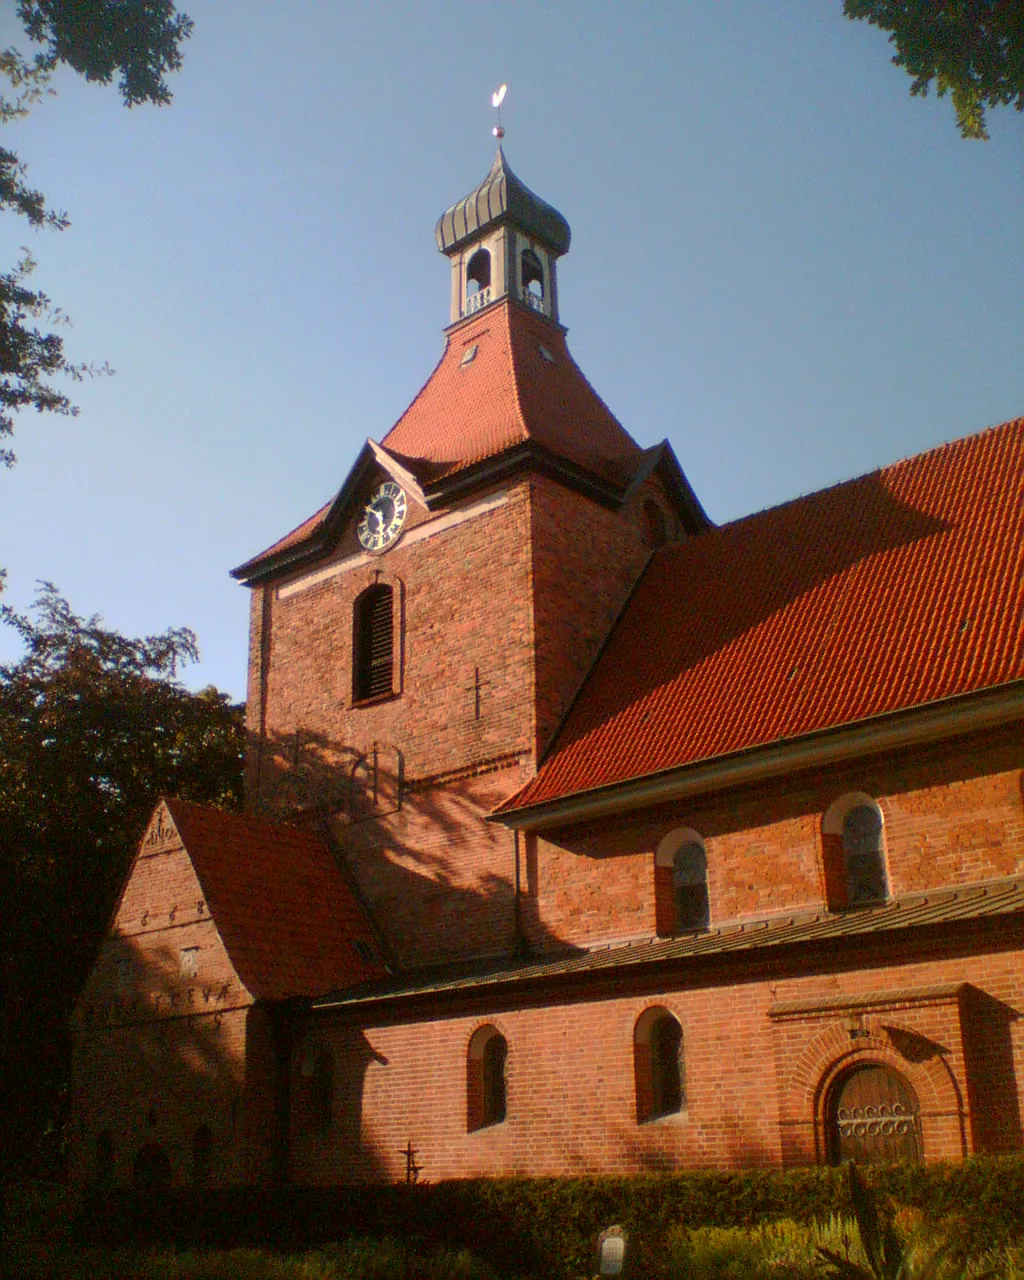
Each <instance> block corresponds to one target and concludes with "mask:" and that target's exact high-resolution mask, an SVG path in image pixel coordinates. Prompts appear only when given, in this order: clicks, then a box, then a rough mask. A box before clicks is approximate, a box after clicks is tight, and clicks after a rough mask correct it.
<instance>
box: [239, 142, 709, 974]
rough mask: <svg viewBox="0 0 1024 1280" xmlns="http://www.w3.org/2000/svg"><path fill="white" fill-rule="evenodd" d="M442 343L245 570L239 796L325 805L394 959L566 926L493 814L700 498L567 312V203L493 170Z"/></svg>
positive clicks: (311, 810) (528, 773)
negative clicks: (307, 507) (570, 336)
mask: <svg viewBox="0 0 1024 1280" xmlns="http://www.w3.org/2000/svg"><path fill="white" fill-rule="evenodd" d="M436 239H437V244H438V248H439V249H440V251H441V252H442V253H443V254H444V255H445V256H446V257H447V258H448V259H449V261H450V263H451V294H450V308H449V324H448V326H447V328H446V330H445V345H444V350H443V352H442V355H441V358H440V360H439V362H438V365H437V367H436V368H435V370H434V372H433V373H432V374H431V376H430V377H429V379H428V380H427V382H426V384H425V385H424V386H423V388H422V389H421V391H420V392H419V394H418V395H417V396H416V398H415V399H414V400H413V402H412V403H411V404H410V406H409V408H408V409H407V410H406V411H405V413H404V414H403V415H402V416H401V418H400V419H399V420H398V422H396V423H395V425H394V426H393V427H392V428H391V429H390V430H389V431H387V432H386V433H385V434H384V435H383V436H382V437H381V439H380V441H379V443H378V442H377V441H374V440H368V441H367V442H366V445H365V446H364V447H363V449H362V450H361V452H360V454H359V456H358V458H357V459H356V461H355V464H354V466H353V467H352V470H351V471H350V472H349V474H348V476H347V478H346V479H345V481H344V483H343V484H342V485H341V488H340V489H339V491H338V493H337V494H336V496H335V497H334V498H333V499H332V500H331V501H330V502H328V503H327V504H326V505H325V506H324V507H323V508H322V509H321V510H320V511H319V512H317V513H315V514H314V515H313V516H311V517H310V518H309V519H308V520H306V521H304V522H303V523H302V524H301V525H299V526H298V527H297V528H296V529H295V530H293V531H292V532H291V533H290V534H288V535H287V536H286V537H284V538H282V539H281V540H280V541H278V542H277V543H275V544H274V545H273V546H271V547H270V548H268V549H267V550H266V551H264V552H262V553H261V554H260V555H258V556H256V557H254V558H253V559H252V560H249V561H248V562H247V563H246V564H244V565H242V566H241V567H240V568H238V569H236V570H235V571H234V574H235V576H236V577H237V578H239V579H241V580H242V581H243V582H245V583H246V584H247V585H248V586H250V587H251V588H252V590H253V599H252V626H251V633H250V636H251V646H250V684H249V699H248V714H249V730H250V744H251V745H250V752H249V760H248V781H249V791H248V796H249V806H250V809H251V810H252V811H254V812H257V813H264V814H267V815H270V816H277V817H290V818H296V817H303V816H305V817H307V818H308V817H315V818H316V820H317V821H318V822H320V823H322V824H325V825H327V826H328V827H329V829H330V831H331V833H332V836H333V839H334V840H335V842H336V846H337V849H338V851H339V856H340V857H341V858H342V859H343V860H344V862H345V865H346V868H347V872H348V874H349V875H350V877H351V879H352V881H353V883H354V885H355V887H356V889H357V891H358V892H359V894H360V896H361V898H362V900H363V902H364V903H365V904H366V906H367V907H368V909H369V911H370V912H371V914H372V916H373V918H374V920H375V921H376V924H377V926H378V929H379V931H380V935H381V943H382V946H383V947H384V948H385V950H386V951H387V953H388V955H389V957H390V960H391V963H392V965H393V966H394V967H415V966H418V965H425V964H436V963H441V962H446V961H453V960H463V959H468V958H472V957H480V956H486V955H496V954H507V953H508V952H510V951H512V950H520V949H522V948H523V946H525V945H530V946H533V947H536V948H544V947H547V946H550V947H557V946H562V945H564V941H565V940H564V938H562V936H561V935H560V931H559V927H557V926H555V927H549V925H548V924H546V923H545V922H543V921H540V920H537V919H533V918H532V917H531V916H530V913H529V911H528V910H527V909H525V907H524V902H523V901H522V900H521V895H523V894H528V891H529V886H528V885H527V884H526V883H525V880H526V879H527V869H526V867H525V865H520V861H519V859H520V850H519V846H518V844H517V843H516V842H515V841H514V839H513V837H512V835H511V833H510V832H508V831H506V830H502V829H501V828H497V827H495V826H494V825H493V824H490V823H488V822H487V820H486V819H487V815H488V813H489V812H490V811H491V810H493V809H494V808H495V806H497V805H498V804H500V803H501V802H502V800H504V799H505V798H507V797H508V796H509V795H511V794H512V792H513V791H514V790H516V789H517V788H518V787H520V786H521V785H522V784H523V783H524V782H525V781H527V780H528V779H529V778H530V777H532V776H533V773H534V772H535V770H536V768H537V764H538V762H539V759H540V757H541V754H542V752H543V750H544V747H545V744H546V743H547V742H548V741H549V739H550V737H551V734H552V732H553V731H554V729H555V727H556V725H557V723H558V721H559V719H560V718H561V716H562V715H563V714H564V712H565V710H566V708H567V706H568V704H569V702H570V700H571V698H572V696H573V694H574V693H575V691H576V689H577V688H578V686H579V684H580V682H581V680H582V679H583V677H584V675H585V674H586V672H587V670H588V668H589V666H590V664H591V662H592V661H593V659H594V657H595V656H596V653H597V651H598V648H599V647H600V644H601V642H602V641H603V639H604V638H605V636H606V635H607V632H608V629H609V628H610V627H611V625H612V624H613V622H614V620H615V618H616V617H617V615H618V613H619V611H620V609H621V607H622V605H623V603H624V601H625V599H626V598H627V596H628V594H629V591H630V589H631V587H632V586H633V584H634V582H635V581H636V578H637V576H638V574H639V573H640V571H641V570H642V568H643V566H644V564H645V563H646V560H647V558H648V556H649V555H650V553H651V551H652V550H653V549H654V548H655V547H656V546H658V545H660V544H661V543H662V542H664V541H667V540H670V539H677V538H682V537H687V536H690V535H692V534H694V533H697V532H699V531H700V530H701V529H703V528H704V527H706V525H707V518H706V516H705V515H704V512H703V511H702V509H701V507H700V504H699V503H698V502H697V500H696V498H695V497H694V495H693V492H692V490H691V489H690V486H689V484H688V483H687V481H686V479H685V477H684V476H683V473H682V471H681V470H680V468H679V466H678V464H677V463H676V461H675V458H674V456H673V454H672V451H671V449H670V447H669V446H668V444H667V442H663V443H662V444H660V445H656V446H654V447H653V448H649V449H643V448H641V446H640V445H638V444H637V443H636V441H634V440H633V439H632V437H631V436H630V435H629V434H628V433H627V432H626V431H625V430H624V428H623V427H622V426H621V425H620V424H619V422H618V421H617V420H616V418H615V417H614V416H613V415H612V413H611V412H610V410H609V409H608V408H607V406H606V405H605V404H604V403H603V401H602V400H601V399H600V398H599V397H598V395H597V394H596V393H595V392H594V390H593V389H592V387H591V386H590V384H589V382H588V381H587V380H586V378H585V377H584V376H583V374H582V373H581V371H580V370H579V368H578V367H577V365H576V363H575V361H574V360H573V358H572V356H571V354H570V353H569V350H568V347H567V345H566V341H565V332H566V331H565V329H564V327H563V326H562V324H561V323H560V319H559V298H558V288H557V276H556V264H557V260H558V258H559V257H560V256H562V255H563V254H564V253H566V252H567V250H568V248H569V242H570V231H569V225H568V223H567V222H566V220H565V219H564V218H563V217H562V215H561V214H560V213H558V212H557V211H556V210H555V209H553V208H552V207H551V206H550V205H549V204H547V203H545V202H544V201H543V200H541V199H540V198H539V197H537V196H536V195H534V194H533V193H532V192H531V191H530V190H529V189H528V188H527V187H526V186H525V185H524V184H523V183H522V182H521V181H520V180H519V179H518V178H517V177H516V176H515V174H514V173H513V172H512V171H511V169H510V168H509V166H508V162H507V160H506V158H505V155H504V152H503V150H502V149H501V147H500V146H499V149H498V152H497V155H496V156H495V159H494V163H493V165H492V166H491V169H490V172H489V173H488V174H487V176H486V177H485V178H484V180H483V182H482V183H481V184H480V185H479V186H478V187H476V188H475V189H474V190H473V191H472V192H470V194H469V195H467V196H466V197H465V198H464V199H462V200H460V201H459V202H458V203H457V204H455V205H453V206H452V207H451V208H450V209H448V210H447V211H446V212H445V213H444V214H443V215H442V216H441V218H440V219H439V221H438V223H437V227H436Z"/></svg>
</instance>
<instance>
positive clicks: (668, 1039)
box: [633, 1006, 686, 1124]
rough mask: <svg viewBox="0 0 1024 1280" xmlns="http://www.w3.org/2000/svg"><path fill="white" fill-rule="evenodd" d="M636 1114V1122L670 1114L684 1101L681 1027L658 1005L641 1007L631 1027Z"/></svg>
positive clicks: (682, 1105)
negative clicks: (640, 1011) (641, 1009)
mask: <svg viewBox="0 0 1024 1280" xmlns="http://www.w3.org/2000/svg"><path fill="white" fill-rule="evenodd" d="M633 1065H634V1070H635V1074H636V1116H637V1120H638V1122H639V1123H641V1124H643V1123H644V1122H645V1121H648V1120H657V1119H658V1118H659V1117H661V1116H668V1115H674V1114H675V1113H676V1112H678V1111H681V1110H682V1109H683V1107H684V1106H685V1105H686V1086H685V1080H686V1076H685V1071H684V1068H683V1029H682V1027H681V1026H680V1025H679V1022H678V1020H677V1019H676V1018H675V1017H674V1016H673V1015H672V1014H671V1013H670V1012H669V1011H668V1010H667V1009H663V1008H661V1007H660V1006H655V1007H654V1008H651V1009H645V1010H644V1012H643V1013H642V1014H641V1015H640V1017H639V1018H638V1019H637V1022H636V1027H635V1028H634V1031H633Z"/></svg>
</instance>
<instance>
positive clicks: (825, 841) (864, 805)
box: [821, 792, 889, 909]
mask: <svg viewBox="0 0 1024 1280" xmlns="http://www.w3.org/2000/svg"><path fill="white" fill-rule="evenodd" d="M821 828H822V848H823V852H824V857H825V883H826V886H827V890H828V896H829V906H830V907H832V908H834V909H837V908H843V907H865V906H870V905H871V904H872V903H878V902H885V900H886V899H887V898H888V896H889V884H888V878H887V876H886V871H885V836H884V822H883V819H882V810H881V809H880V808H879V806H878V804H877V802H876V801H875V800H873V799H872V798H871V797H870V796H868V795H864V794H863V793H861V792H852V793H851V794H849V795H845V796H841V797H840V798H839V799H838V800H837V801H836V802H835V803H834V804H833V805H831V806H830V807H829V809H828V811H827V812H826V814H825V816H824V818H823V819H822V824H821Z"/></svg>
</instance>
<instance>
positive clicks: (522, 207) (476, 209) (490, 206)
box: [434, 145, 572, 257]
mask: <svg viewBox="0 0 1024 1280" xmlns="http://www.w3.org/2000/svg"><path fill="white" fill-rule="evenodd" d="M503 222H510V223H512V224H513V225H514V226H516V227H518V228H519V230H520V231H523V232H525V233H526V235H528V236H530V237H531V238H532V239H535V240H540V241H541V242H542V243H543V244H545V245H547V246H548V248H549V249H551V250H552V252H553V253H554V255H555V257H560V256H561V255H562V254H563V253H568V251H569V240H570V237H571V234H572V233H571V232H570V230H569V224H568V222H566V220H565V219H564V218H563V217H562V215H561V214H560V213H559V212H558V210H557V209H554V208H552V206H551V205H549V204H548V203H547V202H546V201H544V200H542V199H541V198H540V196H536V195H534V194H533V192H532V191H531V190H530V188H529V187H528V186H526V184H525V183H523V182H521V181H520V180H519V179H518V178H517V177H516V175H515V174H514V173H513V172H512V170H511V169H510V168H509V167H508V162H507V161H506V159H505V153H504V151H502V149H501V146H500V145H499V147H498V153H497V155H496V156H495V157H494V163H493V164H492V165H491V171H490V173H489V174H488V175H487V177H486V178H484V180H483V182H481V183H480V185H479V186H478V187H477V188H476V189H475V190H474V191H471V192H470V193H469V195H468V196H465V197H464V198H463V199H462V200H460V201H459V202H458V204H453V205H452V207H451V208H450V209H446V210H445V212H444V213H442V214H441V216H440V218H438V220H437V226H436V227H435V229H434V236H435V238H436V239H437V247H438V248H439V249H440V250H441V252H442V253H446V254H450V253H452V252H453V251H454V250H456V249H458V248H459V247H460V246H461V245H463V244H465V243H466V241H467V240H471V239H473V238H475V237H476V236H478V235H479V234H480V232H481V231H483V230H485V229H486V228H487V227H496V226H498V225H500V224H501V223H503Z"/></svg>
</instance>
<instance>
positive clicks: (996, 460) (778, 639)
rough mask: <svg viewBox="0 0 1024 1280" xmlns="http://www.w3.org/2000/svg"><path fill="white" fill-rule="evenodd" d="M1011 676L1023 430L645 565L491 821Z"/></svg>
mask: <svg viewBox="0 0 1024 1280" xmlns="http://www.w3.org/2000/svg"><path fill="white" fill-rule="evenodd" d="M1022 677H1024V419H1017V420H1016V421H1013V422H1008V423H1006V424H1005V425H1003V426H1001V427H996V428H992V429H991V430H988V431H985V432H982V433H981V434H980V435H976V436H972V437H969V438H967V439H965V440H958V441H955V442H953V443H952V444H947V445H943V446H941V447H940V448H938V449H934V450H932V451H931V452H929V453H924V454H921V455H919V456H918V457H914V458H909V459H907V460H906V461H904V462H899V463H897V464H895V465H894V466H890V467H886V468H884V469H883V470H881V471H878V472H874V473H872V474H871V475H867V476H863V477H862V478H860V479H857V480H851V481H848V482H847V483H845V484H840V485H837V486H835V487H834V488H831V489H825V490H822V491H821V492H820V493H814V494H811V495H809V496H808V497H804V498H798V499H797V500H796V501H794V502H789V503H787V504H786V505H784V506H781V507H776V508H774V509H772V510H769V511H763V512H761V513H759V514H757V515H753V516H749V517H747V518H746V519H743V520H738V521H736V522H735V523H733V524H729V525H725V526H723V527H722V528H720V529H717V530H715V531H713V532H710V533H706V534H704V535H702V536H700V537H697V538H693V539H690V540H688V541H686V542H683V543H679V544H675V545H673V546H669V547H666V548H665V549H663V550H662V551H660V552H659V553H658V554H657V555H656V556H655V557H654V558H653V559H652V561H651V562H650V564H649V566H648V568H647V570H646V572H645V574H644V576H643V578H642V579H641V581H640V583H639V584H638V587H637V589H636V590H635V592H634V595H633V597H632V599H631V601H630V603H629V605H628V607H627V609H626V611H625V612H624V614H623V616H622V617H621V619H620V621H619V623H618V624H617V626H616V629H615V630H614V631H613V633H612V635H611V637H610V639H609V643H608V645H607V647H606V649H605V650H604V652H603V653H602V655H601V657H600V659H599V661H598V663H597V664H596V666H595V668H594V670H593V671H592V672H591V674H590V677H589V678H588V681H587V683H586V684H585V686H584V688H583V689H582V690H581V693H580V695H579V697H578V698H577V701H576V702H575V704H574V706H573V707H572V709H571V711H570V713H569V715H568V717H567V719H566V721H565V723H564V724H563V726H562V728H561V730H560V731H559V733H558V735H557V737H556V739H555V741H554V743H553V744H552V747H551V749H550V750H549V752H548V754H547V756H546V758H545V760H544V761H543V763H542V766H541V768H540V770H539V772H538V774H537V776H536V777H535V778H534V779H533V780H532V781H531V782H529V783H528V784H527V785H526V786H525V787H524V788H523V789H522V790H521V791H520V792H519V793H518V794H517V795H516V796H514V797H513V798H512V799H510V800H509V801H508V802H506V804H504V805H502V806H501V808H500V809H499V812H508V811H510V810H514V809H519V808H523V807H526V806H531V805H538V804H545V803H549V802H551V801H554V800H558V799H562V798H565V797H567V796H569V795H573V794H577V793H579V792H584V791H590V790H592V789H594V788H598V787H606V786H610V785H614V784H616V783H621V782H625V781H627V780H629V779H632V778H641V777H644V776H646V775H650V774H654V773H658V772H661V771H663V770H670V769H674V768H679V767H681V766H683V765H687V764H691V763H696V762H697V761H701V760H709V759H713V758H715V757H717V756H722V755H726V754H729V753H732V752H736V751H740V750H743V749H745V748H750V747H754V746H757V745H760V744H768V743H772V742H776V741H778V740H781V739H789V738H795V737H799V736H801V735H804V734H808V733H811V732H813V731H815V730H821V729H826V728H831V727H837V726H840V725H844V724H849V723H852V722H856V721H859V720H863V719H866V718H867V717H872V716H877V715H881V714H884V713H887V712H892V711H898V710H902V709H906V708H910V707H913V706H918V705H921V704H925V703H929V702H933V701H937V700H939V699H943V698H949V697H952V696H955V695H958V694H965V693H969V692H973V691H976V690H981V689H985V688H990V687H993V686H997V685H1000V684H1004V683H1007V682H1010V681H1016V680H1020V679H1021V678H1022Z"/></svg>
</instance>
